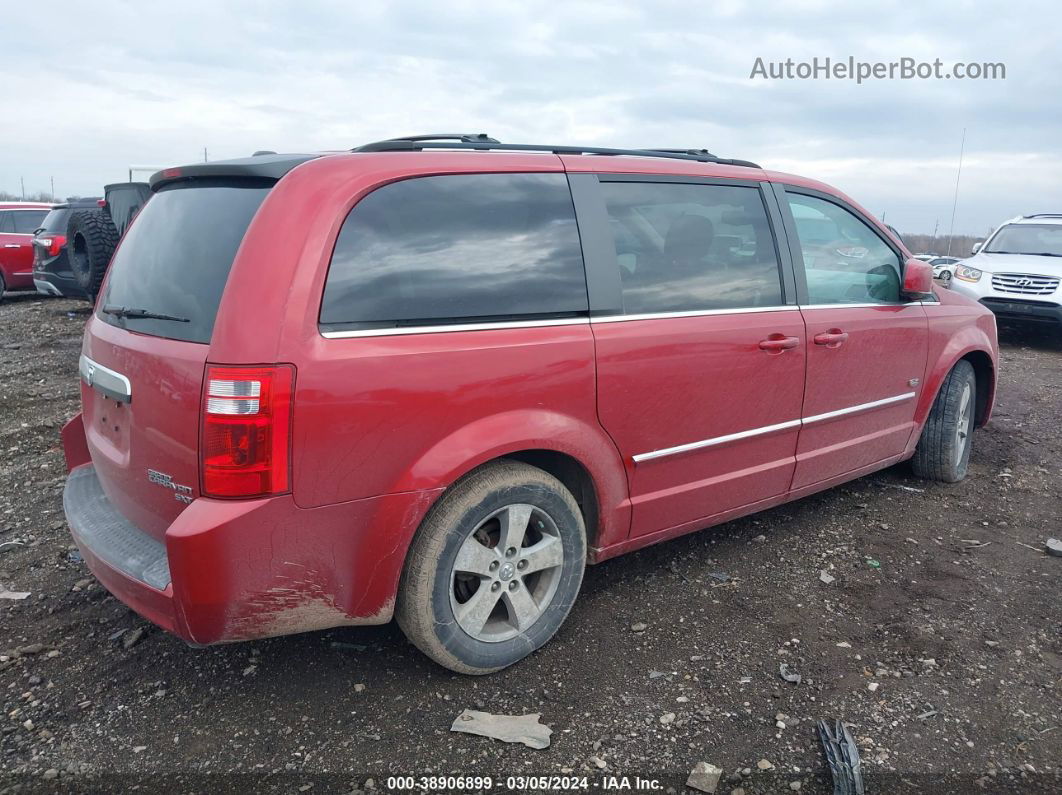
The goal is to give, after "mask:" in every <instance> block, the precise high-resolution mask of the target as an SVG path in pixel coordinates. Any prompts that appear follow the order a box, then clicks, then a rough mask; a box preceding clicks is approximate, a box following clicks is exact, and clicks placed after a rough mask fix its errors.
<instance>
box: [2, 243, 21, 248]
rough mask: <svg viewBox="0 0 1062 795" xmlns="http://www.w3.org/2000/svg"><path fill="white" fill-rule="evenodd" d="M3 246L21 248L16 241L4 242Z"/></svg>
mask: <svg viewBox="0 0 1062 795" xmlns="http://www.w3.org/2000/svg"><path fill="white" fill-rule="evenodd" d="M4 248H22V246H21V245H19V244H18V243H4Z"/></svg>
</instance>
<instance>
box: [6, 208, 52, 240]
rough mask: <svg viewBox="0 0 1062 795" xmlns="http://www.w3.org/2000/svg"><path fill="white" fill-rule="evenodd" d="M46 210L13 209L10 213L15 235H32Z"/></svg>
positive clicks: (46, 212) (38, 226)
mask: <svg viewBox="0 0 1062 795" xmlns="http://www.w3.org/2000/svg"><path fill="white" fill-rule="evenodd" d="M47 214H48V211H47V210H15V211H14V212H13V213H11V215H12V221H13V222H14V227H15V234H16V235H32V234H33V233H34V232H35V231H36V230H37V229H39V228H40V225H41V221H43V220H44V216H45V215H47Z"/></svg>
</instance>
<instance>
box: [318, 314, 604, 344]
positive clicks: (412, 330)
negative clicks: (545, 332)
mask: <svg viewBox="0 0 1062 795" xmlns="http://www.w3.org/2000/svg"><path fill="white" fill-rule="evenodd" d="M589 323H590V318H587V317H572V318H558V319H556V320H507V321H501V322H487V323H450V324H444V325H439V326H408V327H403V328H371V329H358V330H355V331H322V332H321V336H322V337H325V338H326V339H330V340H341V339H351V338H353V337H394V336H399V335H404V334H441V333H443V332H446V331H491V330H494V329H509V328H539V327H548V326H582V325H589Z"/></svg>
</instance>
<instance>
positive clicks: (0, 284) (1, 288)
mask: <svg viewBox="0 0 1062 795" xmlns="http://www.w3.org/2000/svg"><path fill="white" fill-rule="evenodd" d="M6 291H7V282H5V281H4V274H2V273H0V302H3V300H4V293H5V292H6Z"/></svg>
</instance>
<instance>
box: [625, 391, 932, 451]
mask: <svg viewBox="0 0 1062 795" xmlns="http://www.w3.org/2000/svg"><path fill="white" fill-rule="evenodd" d="M917 394H918V393H917V392H905V393H904V394H902V395H893V396H892V397H887V398H882V399H881V400H872V401H870V402H869V403H859V404H858V405H855V406H848V407H847V408H843V409H837V410H836V411H827V412H826V413H824V414H814V415H812V416H810V417H802V418H800V419H798V420H789V421H787V422H779V423H777V424H775V425H764V426H763V427H761V428H751V429H749V430H747V431H738V432H737V433H728V434H726V435H725V436H715V437H712V438H711V439H704V440H702V441H699V442H689V443H687V444H680V445H677V446H675V447H665V448H663V449H661V450H653V451H651V452H648V453H638V454H637V455H635V456H633V459H634V463H636V464H640V463H642V462H643V461H651V460H653V459H654V458H664V457H665V456H671V455H677V454H678V453H686V452H689V451H690V450H701V449H703V448H705V447H714V446H715V445H719V444H726V443H727V442H734V441H738V440H740V439H749V438H751V437H754V436H762V435H764V434H768V433H774V432H776V431H782V430H788V429H789V428H796V427H798V426H804V425H811V424H812V423H816V422H824V421H825V420H832V419H834V418H836V417H842V416H846V415H848V414H857V413H859V412H861V411H869V410H871V409H876V408H881V407H882V406H889V405H892V404H893V403H900V402H902V401H904V400H910V399H911V398H913V397H915V396H916V395H917Z"/></svg>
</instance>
